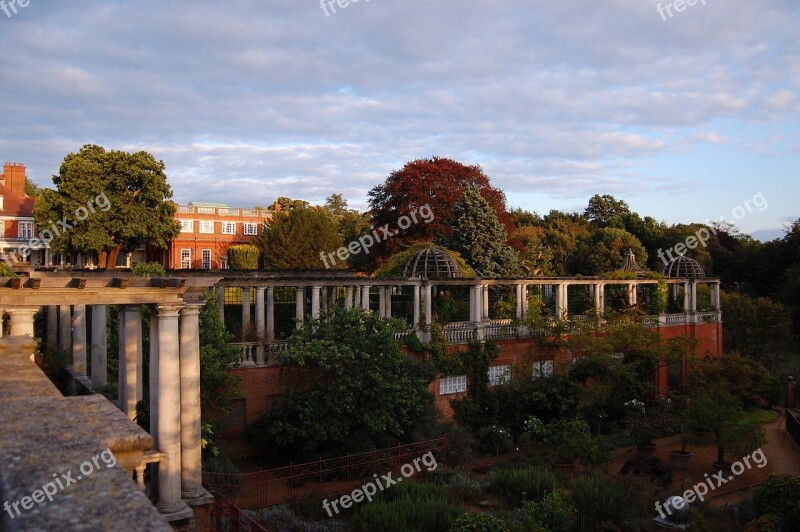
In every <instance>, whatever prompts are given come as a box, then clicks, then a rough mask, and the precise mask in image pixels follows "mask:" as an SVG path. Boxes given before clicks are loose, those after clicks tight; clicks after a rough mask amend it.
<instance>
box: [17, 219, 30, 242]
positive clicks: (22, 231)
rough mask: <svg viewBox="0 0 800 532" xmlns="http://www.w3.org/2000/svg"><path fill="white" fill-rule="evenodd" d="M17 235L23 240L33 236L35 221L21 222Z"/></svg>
mask: <svg viewBox="0 0 800 532" xmlns="http://www.w3.org/2000/svg"><path fill="white" fill-rule="evenodd" d="M17 237H18V238H21V239H23V240H30V239H31V238H33V222H22V221H21V222H19V224H18V225H17Z"/></svg>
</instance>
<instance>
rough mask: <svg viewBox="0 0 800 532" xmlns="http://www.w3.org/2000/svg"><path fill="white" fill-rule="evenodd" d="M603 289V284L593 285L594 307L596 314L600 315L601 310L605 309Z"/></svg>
mask: <svg viewBox="0 0 800 532" xmlns="http://www.w3.org/2000/svg"><path fill="white" fill-rule="evenodd" d="M605 291H606V287H605V285H604V284H602V283H597V284H596V285H594V308H595V311H596V312H597V314H598V316H602V315H603V311H604V310H605V306H606V301H605V299H606V298H605Z"/></svg>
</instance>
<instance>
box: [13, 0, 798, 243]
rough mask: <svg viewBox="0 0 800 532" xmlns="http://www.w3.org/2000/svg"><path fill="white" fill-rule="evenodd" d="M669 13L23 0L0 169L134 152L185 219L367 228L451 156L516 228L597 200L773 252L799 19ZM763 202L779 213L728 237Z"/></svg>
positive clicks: (33, 169) (610, 6)
mask: <svg viewBox="0 0 800 532" xmlns="http://www.w3.org/2000/svg"><path fill="white" fill-rule="evenodd" d="M7 1H8V0H7ZM666 3H667V2H664V1H663V0H662V2H661V4H662V5H663V4H666ZM658 5H659V2H651V1H649V0H645V1H642V0H603V1H593V2H589V1H586V0H584V1H579V2H576V1H563V2H541V1H539V0H533V1H528V2H525V3H522V2H519V1H518V0H517V1H511V0H491V1H487V0H482V1H477V0H458V1H455V0H426V1H424V2H422V1H418V0H407V1H404V2H395V1H390V0H370V1H367V0H361V1H360V2H357V3H350V4H349V5H348V6H347V7H346V8H340V7H337V6H336V4H335V2H334V7H335V8H336V12H335V13H332V12H331V11H332V9H331V8H330V7H329V8H328V12H329V13H328V16H326V14H325V11H324V10H323V9H321V8H320V4H319V2H318V1H317V0H277V1H268V2H263V1H257V0H252V1H237V0H233V1H228V2H207V1H202V0H201V1H193V2H191V3H189V2H178V1H170V0H167V1H159V2H154V1H136V0H128V1H124V2H123V1H113V0H112V1H104V2H97V1H82V0H76V1H71V2H68V3H66V2H64V3H55V2H47V1H45V0H30V3H29V5H28V6H27V7H24V8H17V13H16V14H14V13H11V14H12V16H11V17H8V16H6V15H5V14H4V13H3V12H2V11H0V47H2V48H1V49H2V55H0V74H1V75H2V77H1V78H0V79H2V81H0V88H1V89H2V94H3V97H2V98H0V112H2V117H3V120H2V122H1V123H0V129H2V134H1V135H0V156H2V158H3V160H6V161H18V162H24V163H25V164H26V166H27V167H28V174H29V176H30V177H32V178H33V179H34V180H35V181H37V182H38V183H40V184H45V185H47V184H50V176H51V175H52V174H54V173H57V171H58V166H59V164H60V162H61V160H62V159H63V158H64V156H65V155H66V154H67V153H70V152H74V151H76V150H77V149H79V148H80V146H81V145H83V144H86V143H96V144H101V145H103V146H105V147H107V148H115V149H125V150H138V149H144V150H147V151H150V152H151V153H153V154H154V155H155V156H156V157H157V158H160V159H162V160H163V161H164V162H165V163H166V165H167V174H168V176H169V180H170V183H171V184H172V187H173V190H174V192H175V199H176V200H177V201H179V202H182V203H185V202H189V201H193V200H194V201H224V202H227V203H229V204H231V205H233V206H242V207H249V206H252V205H255V204H258V203H260V204H268V203H271V202H272V201H273V200H274V199H275V198H277V197H278V196H291V197H295V198H303V199H307V200H310V201H311V202H313V203H321V202H322V201H323V200H324V198H325V197H327V196H329V195H330V194H332V193H335V192H339V193H342V194H344V196H345V197H346V198H347V199H348V200H349V202H350V204H351V206H352V207H356V208H362V209H363V208H364V207H365V206H366V192H367V191H368V190H369V189H370V188H371V187H372V186H374V185H376V184H378V183H380V182H382V181H383V180H385V179H386V176H387V175H388V174H389V173H390V172H391V171H393V170H396V169H398V168H400V167H402V165H403V164H404V163H405V162H406V161H409V160H413V159H416V158H420V157H429V156H432V155H440V156H444V157H451V158H453V159H456V160H459V161H462V162H464V163H469V164H480V165H481V166H483V168H484V170H485V172H486V173H487V174H488V175H489V177H490V178H491V179H492V182H493V183H494V184H495V185H496V186H498V187H500V188H502V189H503V190H504V191H505V192H506V195H507V198H508V203H509V205H510V206H512V207H523V208H525V209H529V210H535V211H538V212H540V213H546V212H547V211H549V210H550V209H562V210H582V209H583V208H584V207H585V206H586V204H587V202H588V199H589V198H590V197H591V196H592V195H593V194H606V193H608V194H613V195H614V196H616V197H617V198H621V199H624V200H625V201H627V202H628V203H629V204H630V206H631V207H632V208H633V209H634V210H636V211H637V212H639V213H641V214H643V215H651V216H654V217H656V218H657V219H659V220H663V221H666V222H668V223H675V222H690V221H703V220H706V219H708V218H719V216H724V217H725V219H726V220H729V221H736V222H737V225H738V226H739V227H740V228H741V229H742V230H743V231H745V232H748V233H755V234H756V235H757V236H761V237H765V236H768V237H772V236H775V235H776V234H778V233H777V232H778V231H779V230H780V228H781V227H783V226H785V225H786V224H788V223H790V222H791V221H793V220H796V219H798V218H800V204H799V203H798V201H797V200H798V183H799V182H800V180H798V177H800V176H798V172H799V171H800V98H798V88H799V87H800V67H798V65H800V32H797V30H796V28H797V27H798V22H800V5H798V3H797V2H796V0H759V1H757V2H754V1H752V0H725V1H724V2H723V1H722V0H706V3H705V5H703V4H702V2H701V1H698V2H697V3H696V5H695V6H693V7H686V9H685V10H684V11H683V12H680V13H678V12H674V16H673V17H672V18H668V19H667V20H666V21H665V20H663V19H662V17H661V16H660V15H659V14H658V12H657V6H658ZM759 193H760V194H761V195H762V196H763V197H764V198H766V200H767V204H768V208H765V209H763V210H759V209H752V212H748V213H747V214H746V215H745V216H743V217H742V218H741V219H739V220H734V219H733V217H732V215H731V213H732V212H734V209H735V208H736V207H737V206H740V205H744V204H745V202H746V201H747V200H748V199H752V198H753V197H754V196H756V195H757V194H759Z"/></svg>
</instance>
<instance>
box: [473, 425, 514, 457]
mask: <svg viewBox="0 0 800 532" xmlns="http://www.w3.org/2000/svg"><path fill="white" fill-rule="evenodd" d="M511 447H513V442H512V441H511V437H510V435H509V432H508V431H507V430H506V429H504V428H503V427H498V426H497V425H487V426H485V427H481V429H480V431H478V452H480V453H483V454H489V453H491V454H494V455H495V456H497V455H499V454H500V453H504V452H506V451H508V450H510V449H511Z"/></svg>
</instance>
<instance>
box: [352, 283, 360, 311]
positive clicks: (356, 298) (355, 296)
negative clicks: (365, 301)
mask: <svg viewBox="0 0 800 532" xmlns="http://www.w3.org/2000/svg"><path fill="white" fill-rule="evenodd" d="M353 306H354V307H360V306H361V287H360V286H358V285H356V286H355V288H353Z"/></svg>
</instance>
